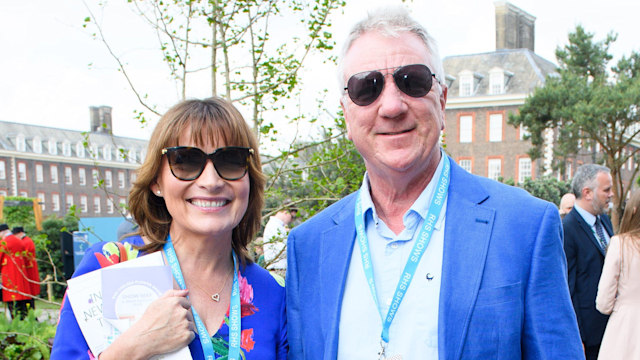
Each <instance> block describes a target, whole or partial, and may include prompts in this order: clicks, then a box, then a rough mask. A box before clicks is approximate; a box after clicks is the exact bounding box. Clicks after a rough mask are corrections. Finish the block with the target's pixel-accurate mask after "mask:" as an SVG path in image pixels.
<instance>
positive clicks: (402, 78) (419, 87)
mask: <svg viewBox="0 0 640 360" xmlns="http://www.w3.org/2000/svg"><path fill="white" fill-rule="evenodd" d="M393 80H394V81H395V82H396V85H397V86H398V89H400V91H402V92H403V93H405V94H407V95H409V96H411V97H423V96H425V95H427V94H428V93H429V90H431V85H432V79H431V70H429V68H428V67H426V66H425V65H407V66H403V67H401V68H399V69H398V70H396V72H394V73H393Z"/></svg>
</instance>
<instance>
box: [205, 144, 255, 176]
mask: <svg viewBox="0 0 640 360" xmlns="http://www.w3.org/2000/svg"><path fill="white" fill-rule="evenodd" d="M248 157H249V150H248V149H246V148H233V147H229V148H222V149H219V150H218V151H217V152H216V154H215V159H214V161H213V163H214V165H215V167H216V171H217V172H218V175H220V177H221V178H223V179H226V180H238V179H240V178H241V177H243V176H244V174H246V173H247V159H248Z"/></svg>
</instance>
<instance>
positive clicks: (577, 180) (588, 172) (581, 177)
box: [571, 164, 611, 199]
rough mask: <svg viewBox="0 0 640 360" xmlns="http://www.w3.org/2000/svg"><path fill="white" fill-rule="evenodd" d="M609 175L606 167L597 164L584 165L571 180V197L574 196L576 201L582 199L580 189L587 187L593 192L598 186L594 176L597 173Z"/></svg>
mask: <svg viewBox="0 0 640 360" xmlns="http://www.w3.org/2000/svg"><path fill="white" fill-rule="evenodd" d="M600 172H604V173H610V172H611V170H609V168H608V167H606V166H602V165H598V164H585V165H582V166H580V167H579V168H578V170H577V171H576V174H575V175H574V176H573V180H572V181H571V191H573V195H575V196H576V199H580V198H582V189H583V188H585V187H588V188H589V189H591V190H595V189H596V187H597V186H598V182H597V180H596V176H598V173H600Z"/></svg>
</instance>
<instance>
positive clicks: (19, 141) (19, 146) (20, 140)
mask: <svg viewBox="0 0 640 360" xmlns="http://www.w3.org/2000/svg"><path fill="white" fill-rule="evenodd" d="M16 150H17V151H22V152H24V151H27V144H26V142H25V138H24V135H23V134H18V135H16Z"/></svg>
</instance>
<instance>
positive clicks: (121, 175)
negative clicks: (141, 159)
mask: <svg viewBox="0 0 640 360" xmlns="http://www.w3.org/2000/svg"><path fill="white" fill-rule="evenodd" d="M118 187H119V188H120V189H124V187H125V178H124V171H118Z"/></svg>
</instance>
